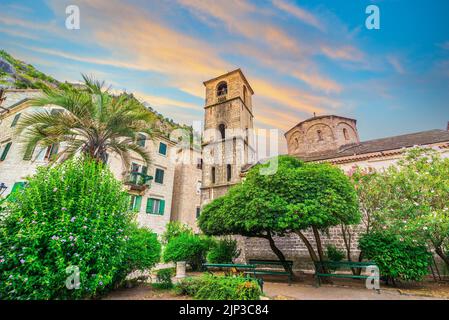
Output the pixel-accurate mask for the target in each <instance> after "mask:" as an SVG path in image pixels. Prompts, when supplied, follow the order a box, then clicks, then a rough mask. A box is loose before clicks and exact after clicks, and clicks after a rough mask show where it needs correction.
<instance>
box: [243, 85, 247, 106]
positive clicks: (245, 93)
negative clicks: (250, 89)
mask: <svg viewBox="0 0 449 320" xmlns="http://www.w3.org/2000/svg"><path fill="white" fill-rule="evenodd" d="M246 95H247V91H246V86H243V103H244V104H247V103H246Z"/></svg>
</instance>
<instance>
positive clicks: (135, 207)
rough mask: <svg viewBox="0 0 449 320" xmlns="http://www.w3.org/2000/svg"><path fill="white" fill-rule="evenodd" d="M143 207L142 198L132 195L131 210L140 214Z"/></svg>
mask: <svg viewBox="0 0 449 320" xmlns="http://www.w3.org/2000/svg"><path fill="white" fill-rule="evenodd" d="M141 205H142V196H136V195H131V196H130V204H129V210H131V211H134V212H139V211H140V207H141Z"/></svg>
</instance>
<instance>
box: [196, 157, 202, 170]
mask: <svg viewBox="0 0 449 320" xmlns="http://www.w3.org/2000/svg"><path fill="white" fill-rule="evenodd" d="M196 168H197V169H203V159H201V158H198V159H196Z"/></svg>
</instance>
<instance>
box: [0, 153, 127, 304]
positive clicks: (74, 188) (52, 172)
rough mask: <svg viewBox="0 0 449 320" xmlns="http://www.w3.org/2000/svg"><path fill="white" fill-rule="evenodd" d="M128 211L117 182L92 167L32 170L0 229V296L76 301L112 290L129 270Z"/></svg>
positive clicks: (75, 164)
mask: <svg viewBox="0 0 449 320" xmlns="http://www.w3.org/2000/svg"><path fill="white" fill-rule="evenodd" d="M127 207H128V197H127V194H126V193H125V192H124V191H123V188H122V185H121V183H120V182H119V181H117V180H116V179H115V178H114V176H113V175H112V173H111V172H110V171H109V169H108V168H106V167H105V165H103V164H101V163H99V162H96V161H91V160H86V159H78V160H70V161H67V162H65V163H63V164H59V165H56V166H54V167H41V168H39V170H38V172H37V173H36V174H35V175H34V176H32V177H30V178H29V179H28V181H27V186H26V187H25V189H24V190H23V191H22V192H19V193H18V194H17V195H16V196H15V201H14V202H9V203H8V204H7V208H6V209H7V211H8V215H7V217H6V219H5V220H4V221H3V222H2V223H1V225H0V299H79V298H89V297H94V296H96V295H98V294H100V293H104V292H106V291H107V290H108V289H111V288H113V287H114V286H115V285H116V284H117V283H118V282H119V281H121V280H122V279H124V277H125V276H126V271H127V269H128V266H127V263H126V248H127V246H126V244H127V238H128V235H129V232H130V223H131V220H132V216H131V214H130V213H129V212H128V210H127ZM78 272H79V285H78V284H77V283H78V281H77V278H78Z"/></svg>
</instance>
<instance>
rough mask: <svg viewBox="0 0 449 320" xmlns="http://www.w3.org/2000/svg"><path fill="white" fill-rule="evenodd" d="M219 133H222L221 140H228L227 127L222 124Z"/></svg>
mask: <svg viewBox="0 0 449 320" xmlns="http://www.w3.org/2000/svg"><path fill="white" fill-rule="evenodd" d="M218 131H220V135H221V139H225V138H226V126H225V125H224V124H223V123H222V124H220V125H219V126H218Z"/></svg>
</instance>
